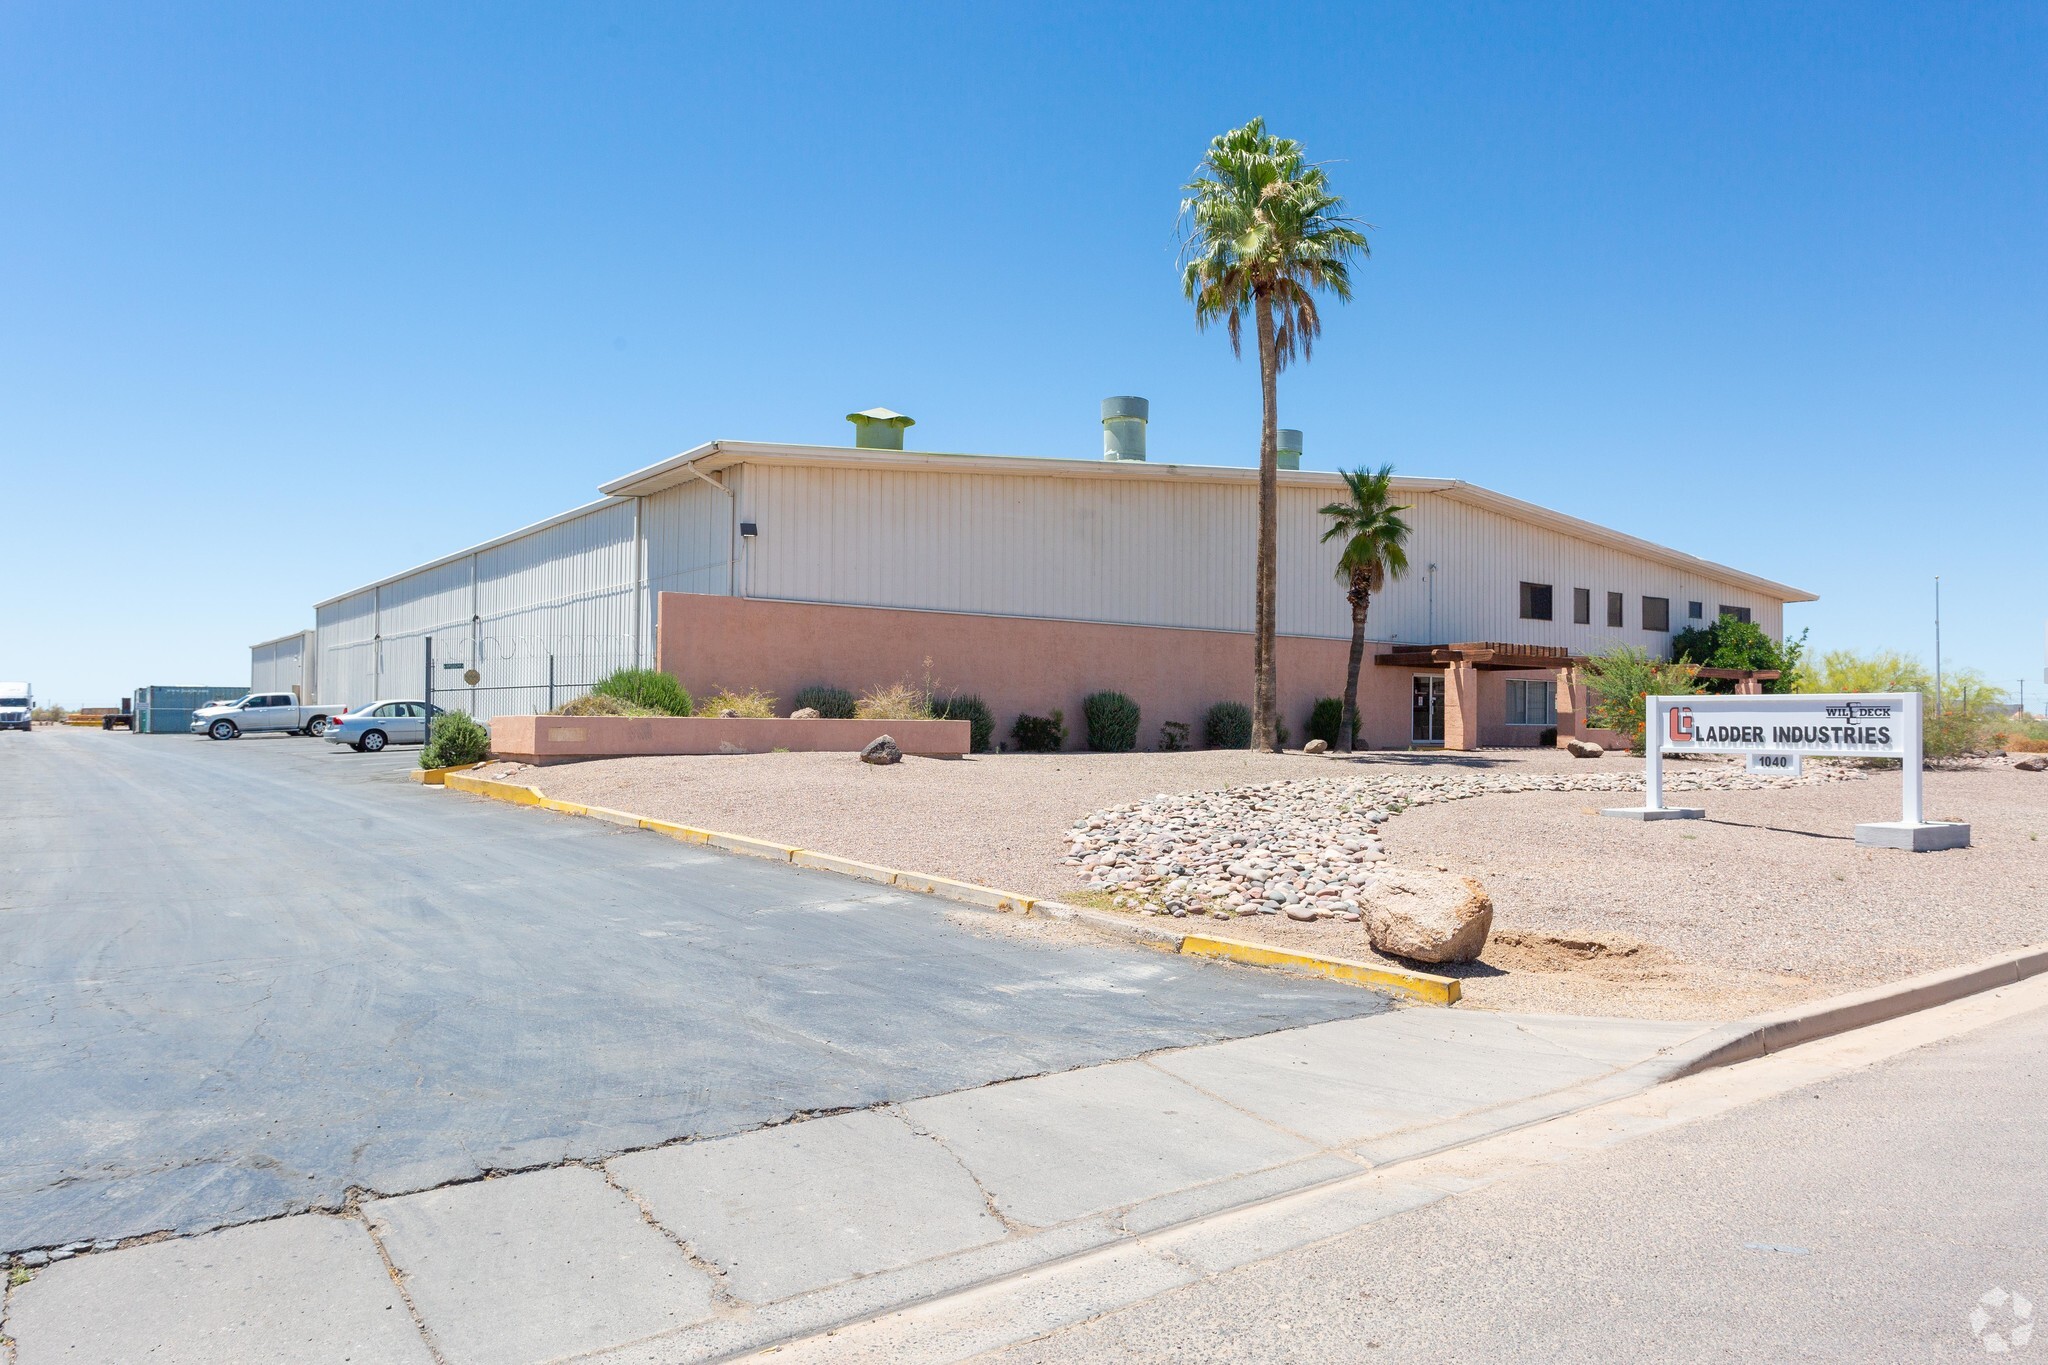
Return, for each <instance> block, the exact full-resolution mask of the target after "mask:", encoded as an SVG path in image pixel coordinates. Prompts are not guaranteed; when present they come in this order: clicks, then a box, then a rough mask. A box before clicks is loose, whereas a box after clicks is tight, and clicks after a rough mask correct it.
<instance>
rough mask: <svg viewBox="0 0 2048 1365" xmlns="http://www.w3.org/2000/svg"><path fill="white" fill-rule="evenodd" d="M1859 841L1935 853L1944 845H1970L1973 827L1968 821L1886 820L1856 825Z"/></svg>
mask: <svg viewBox="0 0 2048 1365" xmlns="http://www.w3.org/2000/svg"><path fill="white" fill-rule="evenodd" d="M1856 842H1857V843H1858V844H1860V845H1862V846H1863V847H1864V848H1897V849H1903V850H1905V851H1906V852H1908V853H1933V852H1937V851H1938V850H1941V849H1944V848H1968V847H1969V846H1970V827H1969V826H1968V825H1964V824H1908V823H1907V822H1906V821H1904V820H1886V821H1883V822H1881V823H1878V824H1870V825H1858V826H1856Z"/></svg>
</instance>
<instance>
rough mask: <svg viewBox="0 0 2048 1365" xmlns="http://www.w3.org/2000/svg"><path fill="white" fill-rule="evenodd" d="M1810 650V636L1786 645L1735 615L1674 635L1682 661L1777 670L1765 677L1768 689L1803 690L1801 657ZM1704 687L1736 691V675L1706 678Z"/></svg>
mask: <svg viewBox="0 0 2048 1365" xmlns="http://www.w3.org/2000/svg"><path fill="white" fill-rule="evenodd" d="M1805 653H1806V636H1805V635H1804V634H1802V635H1801V636H1800V637H1799V638H1798V639H1796V640H1787V641H1785V642H1784V643H1783V644H1782V645H1781V644H1779V643H1778V642H1777V641H1776V640H1773V639H1772V638H1771V637H1770V636H1768V635H1766V634H1764V630H1763V627H1762V626H1759V625H1757V624H1755V623H1754V622H1750V621H1738V620H1736V619H1735V618H1734V617H1733V616H1722V617H1718V618H1716V619H1715V621H1714V623H1713V624H1712V625H1710V626H1693V627H1690V628H1688V629H1686V630H1681V631H1679V632H1678V634H1676V635H1674V636H1672V637H1671V657H1672V659H1673V660H1674V661H1675V662H1678V663H1689V664H1698V665H1699V666H1700V667H1701V668H1753V669H1762V670H1770V669H1775V670H1777V673H1778V676H1777V677H1776V678H1767V679H1765V680H1764V681H1763V689H1764V691H1765V692H1793V691H1797V690H1799V681H1800V672H1801V670H1800V663H1799V661H1800V659H1801V658H1802V657H1804V656H1805ZM1700 690H1702V691H1707V692H1733V691H1734V690H1735V681H1734V679H1732V678H1703V679H1701V682H1700Z"/></svg>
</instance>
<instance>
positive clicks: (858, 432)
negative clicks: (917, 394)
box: [846, 408, 917, 450]
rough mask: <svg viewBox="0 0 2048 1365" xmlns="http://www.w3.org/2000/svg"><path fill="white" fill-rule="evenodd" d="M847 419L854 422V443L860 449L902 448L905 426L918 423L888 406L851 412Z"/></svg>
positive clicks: (912, 425)
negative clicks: (889, 408) (890, 409)
mask: <svg viewBox="0 0 2048 1365" xmlns="http://www.w3.org/2000/svg"><path fill="white" fill-rule="evenodd" d="M846 420H847V421H849V422H851V423H853V444H854V446H855V448H857V449H860V450H901V449H903V428H905V427H914V426H916V425H917V423H916V421H915V420H914V419H912V418H909V417H905V416H904V415H903V414H902V413H900V412H891V411H889V410H888V409H887V408H869V409H868V410H867V411H866V412H849V413H847V414H846Z"/></svg>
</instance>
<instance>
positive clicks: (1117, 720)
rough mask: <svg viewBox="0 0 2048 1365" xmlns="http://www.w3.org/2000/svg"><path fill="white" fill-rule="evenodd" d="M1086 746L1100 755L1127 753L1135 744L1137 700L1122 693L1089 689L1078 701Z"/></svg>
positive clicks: (1136, 735)
mask: <svg viewBox="0 0 2048 1365" xmlns="http://www.w3.org/2000/svg"><path fill="white" fill-rule="evenodd" d="M1081 718H1082V719H1083V720H1084V721H1086V722H1087V725H1088V747H1089V748H1091V749H1093V750H1095V751H1096V752H1097V753H1102V754H1127V753H1129V752H1130V751H1131V750H1133V749H1135V748H1137V747H1138V703H1136V702H1134V701H1132V700H1131V699H1130V698H1129V697H1127V696H1125V695H1124V694H1123V693H1121V692H1091V693H1089V694H1088V696H1087V697H1086V698H1085V699H1083V700H1082V702H1081Z"/></svg>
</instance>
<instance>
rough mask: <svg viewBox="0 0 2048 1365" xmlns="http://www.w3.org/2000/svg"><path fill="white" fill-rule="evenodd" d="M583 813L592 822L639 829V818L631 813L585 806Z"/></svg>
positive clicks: (608, 807) (603, 807) (606, 807)
mask: <svg viewBox="0 0 2048 1365" xmlns="http://www.w3.org/2000/svg"><path fill="white" fill-rule="evenodd" d="M583 813H584V814H585V815H587V816H589V817H590V818H591V819H593V820H603V821H605V822H606V823H608V824H613V825H625V826H627V827H628V828H630V829H638V828H640V817H639V816H637V815H634V814H633V813H632V812H631V811H623V810H613V809H612V808H611V807H610V806H585V807H584V808H583Z"/></svg>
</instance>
